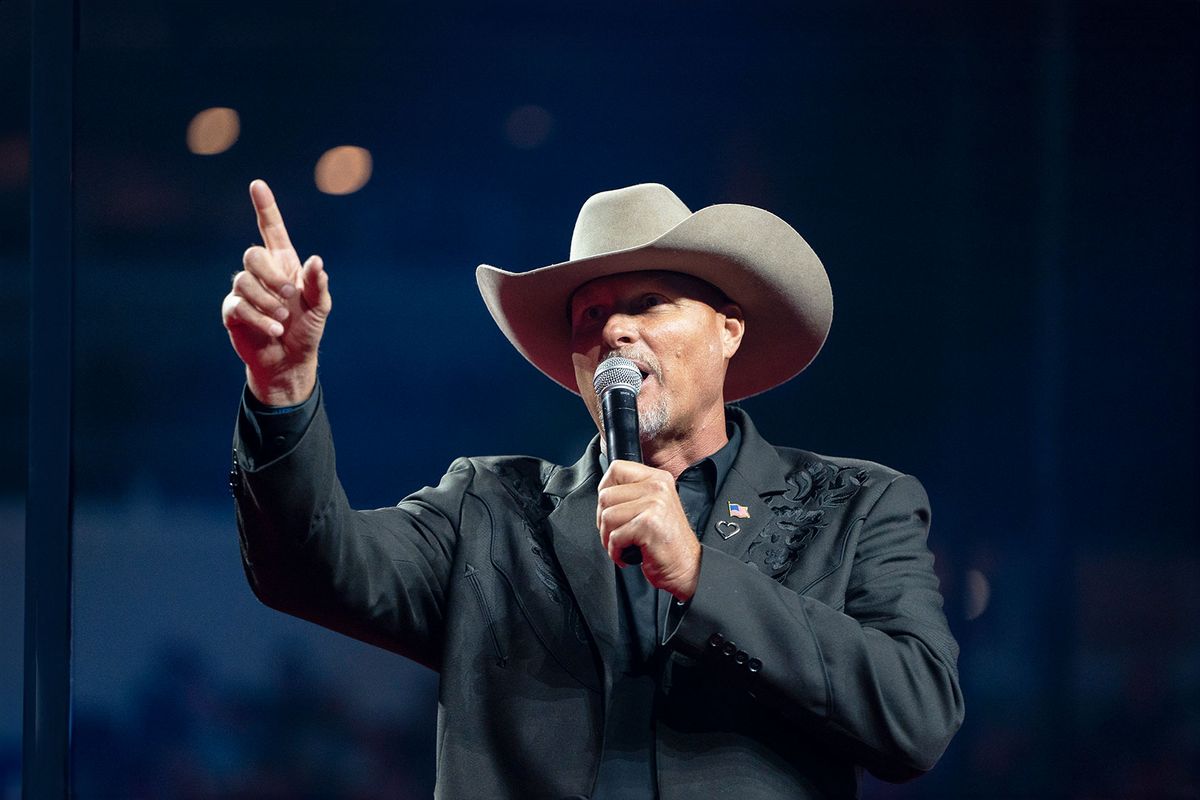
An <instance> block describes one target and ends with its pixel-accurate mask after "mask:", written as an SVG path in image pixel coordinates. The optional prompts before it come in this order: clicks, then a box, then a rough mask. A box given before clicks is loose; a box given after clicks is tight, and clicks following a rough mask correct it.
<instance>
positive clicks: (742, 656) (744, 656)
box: [733, 650, 750, 664]
mask: <svg viewBox="0 0 1200 800" xmlns="http://www.w3.org/2000/svg"><path fill="white" fill-rule="evenodd" d="M749 658H750V656H749V654H748V653H746V651H745V650H738V651H737V655H735V656H734V657H733V661H734V663H736V664H745V663H746V661H747V660H748V659H749Z"/></svg>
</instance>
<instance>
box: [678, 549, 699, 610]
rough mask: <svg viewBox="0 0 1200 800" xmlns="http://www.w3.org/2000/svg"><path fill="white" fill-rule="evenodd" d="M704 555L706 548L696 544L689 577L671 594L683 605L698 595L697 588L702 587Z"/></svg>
mask: <svg viewBox="0 0 1200 800" xmlns="http://www.w3.org/2000/svg"><path fill="white" fill-rule="evenodd" d="M703 553H704V548H702V547H701V546H700V543H699V542H696V557H695V559H694V560H693V561H692V569H691V570H689V571H688V575H687V577H686V578H685V579H684V580H683V581H682V583H681V584H680V586H679V588H678V589H676V590H675V591H673V592H671V594H673V595H674V596H675V599H676V600H678V601H679V602H681V603H686V602H688V601H689V600H691V599H692V598H693V597H694V596H695V594H696V587H698V586H699V585H700V557H701V555H702V554H703Z"/></svg>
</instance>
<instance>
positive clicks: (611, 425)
mask: <svg viewBox="0 0 1200 800" xmlns="http://www.w3.org/2000/svg"><path fill="white" fill-rule="evenodd" d="M600 413H601V415H602V416H603V417H604V443H605V445H606V446H607V448H608V460H609V463H612V462H613V461H615V460H617V459H620V460H622V461H636V462H637V463H639V464H641V463H642V438H641V436H640V435H639V432H638V412H637V394H636V393H635V392H634V391H633V390H632V389H627V388H625V387H623V386H617V387H614V388H612V389H609V390H608V391H606V392H604V394H602V395H600ZM621 560H622V561H624V562H625V563H626V564H629V565H630V566H633V565H635V564H640V563H642V551H641V550H640V549H638V547H637V546H636V545H632V544H631V545H629V547H626V548H625V549H624V550H622V551H621Z"/></svg>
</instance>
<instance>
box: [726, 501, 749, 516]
mask: <svg viewBox="0 0 1200 800" xmlns="http://www.w3.org/2000/svg"><path fill="white" fill-rule="evenodd" d="M729 516H731V517H737V518H738V519H750V507H749V506H744V505H742V504H741V503H730V504H729Z"/></svg>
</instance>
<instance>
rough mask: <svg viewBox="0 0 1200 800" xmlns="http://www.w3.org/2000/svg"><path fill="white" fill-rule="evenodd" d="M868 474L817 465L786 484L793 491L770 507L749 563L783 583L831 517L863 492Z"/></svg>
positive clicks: (823, 463)
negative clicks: (839, 507)
mask: <svg viewBox="0 0 1200 800" xmlns="http://www.w3.org/2000/svg"><path fill="white" fill-rule="evenodd" d="M866 479H867V472H866V470H863V469H859V468H856V467H838V466H837V465H835V464H831V463H829V462H828V461H813V462H811V463H809V464H806V465H805V466H804V467H802V468H800V469H798V470H796V471H795V472H793V473H791V474H789V475H788V476H787V477H786V478H785V479H784V480H785V481H786V482H787V484H788V485H789V486H791V487H792V488H791V489H790V490H789V491H787V492H784V493H783V495H782V496H781V497H779V498H778V499H777V500H775V501H774V502H773V503H772V504H770V505H769V506H768V508H770V510H771V512H772V513H773V514H774V518H773V519H771V521H770V522H768V523H767V524H766V525H764V526H763V529H762V530H761V531H760V532H759V534H758V537H757V538H756V539H755V541H754V542H753V543H752V544H751V545H750V549H749V550H748V551H747V554H746V555H747V560H748V561H750V562H751V563H754V564H756V565H761V566H760V568H762V567H766V571H768V572H770V573H771V574H772V575H773V576H774V577H776V578H777V579H780V580H782V579H783V577H784V576H785V575H787V571H788V569H790V568H791V566H792V564H794V563H795V561H796V559H797V558H799V556H800V553H801V552H803V550H804V549H805V548H806V547H808V545H809V543H810V542H811V541H812V540H813V538H814V537H816V535H817V534H818V533H820V532H821V531H822V530H823V529H824V528H825V527H826V526H827V525H828V524H829V520H828V519H827V517H828V513H829V512H830V511H831V510H832V509H833V508H835V507H837V506H840V505H844V504H845V503H847V502H849V501H850V499H851V498H852V497H854V495H856V494H858V491H859V490H860V489H862V487H863V483H864V482H865V481H866Z"/></svg>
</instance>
